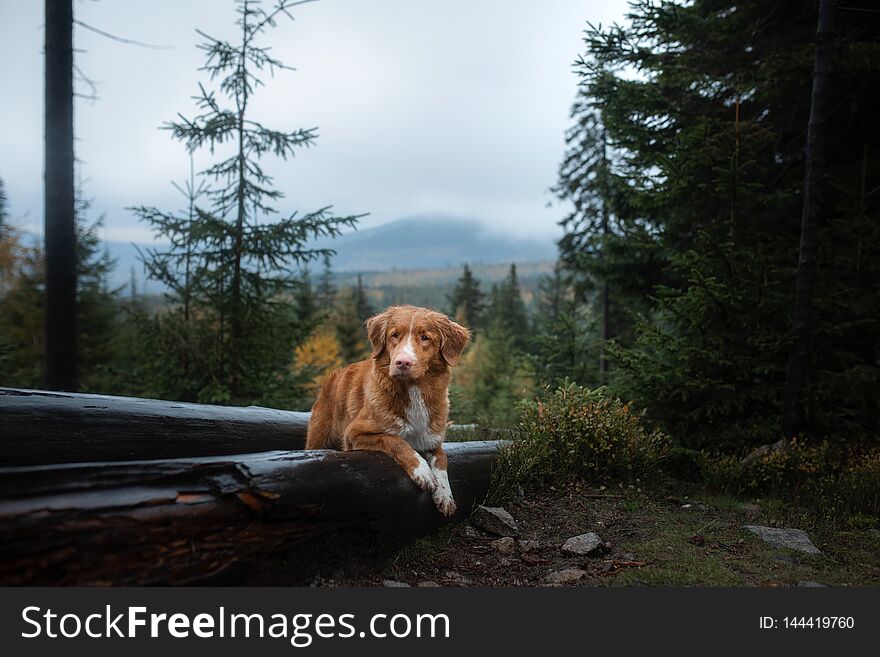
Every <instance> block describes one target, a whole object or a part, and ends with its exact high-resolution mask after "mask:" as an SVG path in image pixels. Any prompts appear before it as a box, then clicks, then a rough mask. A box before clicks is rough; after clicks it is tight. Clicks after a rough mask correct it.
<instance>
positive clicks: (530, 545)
mask: <svg viewBox="0 0 880 657" xmlns="http://www.w3.org/2000/svg"><path fill="white" fill-rule="evenodd" d="M519 547H520V548H521V549H522V551H523V552H532V551H533V550H539V549H540V548H541V541H520V542H519Z"/></svg>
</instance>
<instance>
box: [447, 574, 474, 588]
mask: <svg viewBox="0 0 880 657" xmlns="http://www.w3.org/2000/svg"><path fill="white" fill-rule="evenodd" d="M443 575H444V576H445V577H446V578H447V579H448V580H449V581H451V582H452V583H453V584H455V585H456V586H470V583H471V580H469V579H468V578H467V577H464V576H463V575H462V574H461V573H459V572H456V571H454V570H447V571H446V572H445V573H443Z"/></svg>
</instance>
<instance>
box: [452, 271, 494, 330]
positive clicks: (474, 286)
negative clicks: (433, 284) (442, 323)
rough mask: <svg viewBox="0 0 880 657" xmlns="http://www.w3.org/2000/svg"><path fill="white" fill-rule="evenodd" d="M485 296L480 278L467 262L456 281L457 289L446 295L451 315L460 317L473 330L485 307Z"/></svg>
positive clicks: (477, 324)
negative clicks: (481, 288)
mask: <svg viewBox="0 0 880 657" xmlns="http://www.w3.org/2000/svg"><path fill="white" fill-rule="evenodd" d="M484 297H485V295H484V294H483V292H482V291H481V290H480V281H479V279H477V278H476V277H475V276H474V274H473V272H472V271H471V268H470V267H469V266H468V264H467V263H465V265H464V268H463V269H462V272H461V276H460V277H459V279H458V281H456V283H455V289H453V291H452V294H450V295H447V296H446V298H447V300H448V301H449V315H450V316H451V317H460V318H461V319H462V320H463V321H464V323H465V326H467V327H468V328H470V329H471V330H474V329H476V328H477V327H478V326H479V324H480V318H481V316H482V314H483V310H484V308H485V304H484V302H483V299H484Z"/></svg>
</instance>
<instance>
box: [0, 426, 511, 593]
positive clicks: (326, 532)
mask: <svg viewBox="0 0 880 657" xmlns="http://www.w3.org/2000/svg"><path fill="white" fill-rule="evenodd" d="M497 447H498V444H497V443H495V442H471V443H452V444H448V445H447V454H448V456H449V478H450V483H451V487H452V491H453V494H454V495H455V499H456V502H457V504H458V514H457V516H458V518H464V517H466V516H467V515H468V514H469V512H470V511H471V509H472V508H473V506H474V505H475V504H478V503H480V502H481V501H482V499H483V497H484V496H485V494H486V491H487V489H488V485H489V476H490V470H491V466H492V463H493V462H494V460H495V458H496V455H497ZM445 522H446V519H445V518H444V517H443V516H442V515H441V514H440V513H439V512H438V511H437V509H436V508H435V506H434V503H433V502H432V500H431V495H430V494H429V493H426V492H422V491H420V490H419V489H418V488H417V487H416V485H415V484H414V483H413V482H412V481H410V479H409V477H407V476H406V474H405V473H404V472H403V470H402V469H401V468H400V467H399V466H398V465H397V464H396V463H395V462H394V461H393V460H392V459H391V458H389V457H388V456H386V455H384V454H379V453H376V452H333V451H310V452H264V453H260V454H251V455H245V456H234V457H213V458H199V459H178V460H169V461H140V462H128V463H117V464H108V463H97V464H96V463H90V464H76V465H58V466H40V467H24V468H0V585H4V586H10V585H34V584H51V585H149V584H190V583H194V582H206V581H211V582H218V581H220V582H223V583H235V582H242V581H244V582H246V583H255V582H256V583H266V584H274V585H279V584H304V583H308V582H309V580H310V578H311V577H313V576H314V574H315V573H317V572H323V573H325V574H330V573H332V572H334V571H335V570H336V569H337V568H338V567H339V565H341V564H344V563H346V562H347V561H348V560H350V559H351V558H352V557H353V556H359V557H360V558H361V559H377V558H379V557H380V556H387V555H389V554H390V553H391V551H393V550H394V549H396V548H397V547H399V546H400V545H401V544H403V543H404V542H406V541H407V540H412V539H414V538H416V537H418V536H422V535H425V534H428V533H430V532H432V531H434V530H436V529H437V528H438V527H440V526H441V525H442V524H443V523H445Z"/></svg>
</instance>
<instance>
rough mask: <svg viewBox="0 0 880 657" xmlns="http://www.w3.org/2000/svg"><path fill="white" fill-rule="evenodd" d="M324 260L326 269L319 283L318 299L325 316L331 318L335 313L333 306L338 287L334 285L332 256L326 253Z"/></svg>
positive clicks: (322, 272) (322, 271)
mask: <svg viewBox="0 0 880 657" xmlns="http://www.w3.org/2000/svg"><path fill="white" fill-rule="evenodd" d="M322 260H323V263H324V268H323V269H322V270H321V280H320V282H319V283H318V299H319V301H320V304H321V310H322V311H323V313H324V316H325V317H329V316H330V314H331V313H332V312H333V304H334V302H335V300H336V286H335V285H334V284H333V269H332V267H331V264H330V255H329V254H327V253H325V254H324V255H323V256H322Z"/></svg>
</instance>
